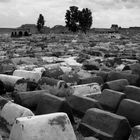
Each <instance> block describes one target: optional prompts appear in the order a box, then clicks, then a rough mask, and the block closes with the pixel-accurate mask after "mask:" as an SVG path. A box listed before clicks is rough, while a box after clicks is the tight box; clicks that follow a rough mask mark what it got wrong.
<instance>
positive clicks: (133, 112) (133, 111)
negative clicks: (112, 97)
mask: <svg viewBox="0 0 140 140" xmlns="http://www.w3.org/2000/svg"><path fill="white" fill-rule="evenodd" d="M139 112H140V102H137V101H134V100H130V99H124V100H122V101H121V103H120V105H119V108H118V110H117V114H118V115H121V116H124V117H126V118H127V119H128V121H129V123H130V125H131V126H135V125H139V124H140V113H139Z"/></svg>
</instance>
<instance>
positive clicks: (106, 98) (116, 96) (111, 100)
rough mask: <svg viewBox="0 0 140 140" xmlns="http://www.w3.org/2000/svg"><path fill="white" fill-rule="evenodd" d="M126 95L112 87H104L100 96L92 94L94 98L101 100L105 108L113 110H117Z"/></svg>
mask: <svg viewBox="0 0 140 140" xmlns="http://www.w3.org/2000/svg"><path fill="white" fill-rule="evenodd" d="M125 97H126V96H125V94H124V93H122V92H118V91H114V90H110V89H104V90H103V92H102V94H99V95H98V96H94V95H93V96H92V98H94V99H96V100H98V101H99V103H100V104H101V105H102V107H103V109H105V110H108V111H111V112H116V111H117V108H118V106H119V104H120V102H121V100H123V99H124V98H125Z"/></svg>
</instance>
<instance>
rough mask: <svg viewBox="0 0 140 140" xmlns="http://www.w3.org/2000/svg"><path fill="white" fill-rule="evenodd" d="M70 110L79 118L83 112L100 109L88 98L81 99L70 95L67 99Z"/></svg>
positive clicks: (98, 105)
mask: <svg viewBox="0 0 140 140" xmlns="http://www.w3.org/2000/svg"><path fill="white" fill-rule="evenodd" d="M67 101H68V102H69V104H70V106H71V108H72V109H73V110H74V112H75V113H76V114H78V115H79V116H83V115H84V114H85V112H86V111H87V110H88V109H90V108H102V107H101V105H100V104H99V102H98V101H97V100H95V99H91V98H89V97H83V96H79V95H72V96H70V97H68V98H67Z"/></svg>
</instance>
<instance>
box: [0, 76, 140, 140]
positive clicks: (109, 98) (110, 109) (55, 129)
mask: <svg viewBox="0 0 140 140" xmlns="http://www.w3.org/2000/svg"><path fill="white" fill-rule="evenodd" d="M122 80H123V79H122ZM112 82H113V83H114V82H115V81H112ZM117 82H118V81H117ZM120 83H121V82H120ZM139 93H140V88H138V87H135V86H130V85H127V86H124V91H123V92H119V91H115V90H111V89H104V90H103V92H102V93H101V94H96V95H95V96H94V95H92V98H91V97H85V96H80V95H75V94H74V95H71V96H69V97H67V98H60V97H57V96H55V95H51V94H49V93H46V91H30V92H21V93H18V94H17V95H18V96H17V97H16V98H15V102H16V101H17V102H18V103H19V104H21V105H22V106H20V105H18V104H15V103H12V102H10V101H7V100H5V99H4V98H2V97H1V99H0V105H1V111H0V116H1V118H2V119H3V122H4V125H6V130H7V133H10V140H18V139H21V140H22V139H23V140H24V139H27V140H29V139H30V140H32V139H34V138H36V139H37V140H41V139H42V140H43V139H45V138H48V139H56V135H57V134H59V133H60V137H59V139H68V140H69V139H73V140H75V139H76V137H75V135H74V132H73V129H72V127H71V123H72V124H74V123H75V119H74V117H73V116H78V117H79V118H82V120H81V122H80V124H79V126H78V128H77V130H78V131H79V132H80V133H81V134H82V135H83V136H84V137H89V136H92V137H96V138H98V139H101V140H108V139H110V140H112V139H113V140H128V139H129V136H130V134H131V128H132V127H134V126H136V127H134V129H133V131H132V135H131V136H130V139H131V140H133V137H136V136H137V135H138V134H139V133H138V131H139V126H137V125H139V124H140V120H139V118H140V115H139V110H140V102H138V101H136V100H138V98H137V97H139ZM20 94H21V96H19V95H20ZM26 95H30V96H28V97H29V98H26V99H28V100H25V98H20V97H26ZM23 106H25V107H23ZM26 107H27V108H29V109H27V108H26ZM33 108H36V111H35V112H34V113H33V112H32V111H31V110H30V109H33ZM56 112H64V113H66V114H67V115H66V114H64V113H58V114H50V113H56ZM34 114H35V115H36V116H34ZM45 114H48V115H45ZM62 116H63V117H62ZM68 118H69V119H70V121H71V123H70V121H69V119H68ZM15 120H16V121H15ZM66 120H67V121H66ZM44 125H45V126H44ZM67 125H68V126H69V127H68V126H67ZM67 127H68V128H67ZM60 128H61V129H60ZM65 130H66V133H65V132H63V131H65ZM61 131H62V132H61ZM51 132H52V133H53V135H51V136H50V134H52V133H51ZM138 136H139V135H138ZM5 137H6V136H5ZM57 137H58V135H57ZM134 140H135V138H134Z"/></svg>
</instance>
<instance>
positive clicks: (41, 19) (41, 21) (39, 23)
mask: <svg viewBox="0 0 140 140" xmlns="http://www.w3.org/2000/svg"><path fill="white" fill-rule="evenodd" d="M44 24H45V20H44V17H43V15H42V14H40V15H39V18H38V20H37V29H38V31H39V32H41V30H42V29H43V27H44Z"/></svg>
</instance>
